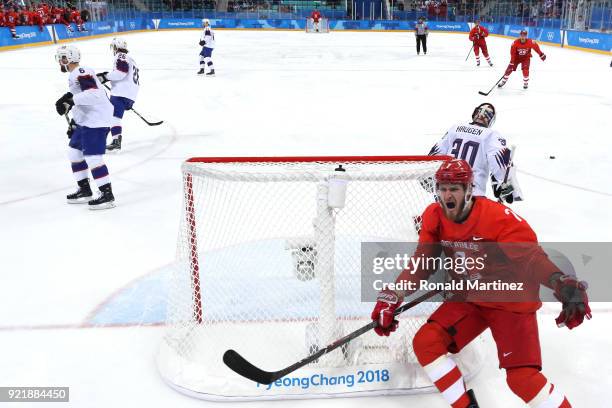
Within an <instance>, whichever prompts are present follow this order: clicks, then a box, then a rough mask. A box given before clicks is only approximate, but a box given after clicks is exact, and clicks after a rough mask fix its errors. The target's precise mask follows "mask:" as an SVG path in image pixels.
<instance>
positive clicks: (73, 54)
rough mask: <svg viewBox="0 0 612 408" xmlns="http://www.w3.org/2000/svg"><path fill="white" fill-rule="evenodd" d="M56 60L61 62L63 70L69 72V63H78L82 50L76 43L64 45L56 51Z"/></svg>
mask: <svg viewBox="0 0 612 408" xmlns="http://www.w3.org/2000/svg"><path fill="white" fill-rule="evenodd" d="M55 60H56V61H57V62H58V63H59V64H60V67H61V70H62V72H68V64H78V63H79V62H80V61H81V52H80V51H79V49H78V48H77V47H75V46H74V45H62V46H61V47H59V48H58V49H57V51H56V52H55Z"/></svg>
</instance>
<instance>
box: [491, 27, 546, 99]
mask: <svg viewBox="0 0 612 408" xmlns="http://www.w3.org/2000/svg"><path fill="white" fill-rule="evenodd" d="M531 50H534V51H535V52H536V53H538V55H539V56H540V59H541V60H542V61H545V60H546V54H544V53H543V52H542V51H541V50H540V46H539V45H538V44H537V43H536V42H535V41H533V40H531V39H529V38H527V30H521V33H520V38H519V39H517V40H515V41H514V42H513V43H512V47H511V48H510V64H509V65H508V68H506V73H505V74H504V77H503V78H502V80H501V81H500V82H499V84H497V86H498V87H500V88H501V87H502V86H504V85H505V84H506V82H507V81H508V77H509V76H510V74H512V73H513V72H514V71H516V68H518V66H519V64H521V69H522V70H523V89H527V88H528V87H529V63H530V60H531Z"/></svg>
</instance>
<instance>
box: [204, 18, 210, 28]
mask: <svg viewBox="0 0 612 408" xmlns="http://www.w3.org/2000/svg"><path fill="white" fill-rule="evenodd" d="M202 26H203V27H210V20H209V19H207V18H204V19H202Z"/></svg>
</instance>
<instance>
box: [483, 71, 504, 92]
mask: <svg viewBox="0 0 612 408" xmlns="http://www.w3.org/2000/svg"><path fill="white" fill-rule="evenodd" d="M504 75H506V74H505V73H504ZM504 75H502V76H501V78H499V79H498V80H497V82H496V83H495V84H494V85H493V87H492V88H491V89H489V92H486V93H485V92H482V91H478V93H479V94H481V95H484V96H488V95H489V94H490V93H491V92H492V91H493V90H494V89H495V87H496V86H497V84H499V83H500V82H501V80H502V79H504Z"/></svg>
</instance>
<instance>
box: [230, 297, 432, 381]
mask: <svg viewBox="0 0 612 408" xmlns="http://www.w3.org/2000/svg"><path fill="white" fill-rule="evenodd" d="M440 292H441V291H440V290H432V291H429V292H427V293H424V294H423V295H421V296H419V297H417V298H416V299H414V300H412V301H410V302H408V303H406V304H404V305H402V306H400V307H398V308H397V309H396V310H395V312H394V314H393V315H394V316H397V315H399V314H400V313H403V312H405V311H406V310H408V309H410V308H413V307H414V306H416V305H418V304H420V303H422V302H424V301H425V300H427V299H429V298H431V297H433V296H435V295H437V294H438V293H440ZM377 325H378V322H377V321H372V322H370V323H368V324H366V325H365V326H363V327H361V328H359V329H357V330H355V331H354V332H352V333H349V334H347V335H346V336H344V337H342V338H340V339H338V340H336V341H334V342H333V343H331V344H329V345H328V346H327V347H325V348H322V349H320V350H319V351H317V352H316V353H314V354H311V355H309V356H308V357H306V358H303V359H302V360H300V361H298V362H296V363H294V364H292V365H290V366H289V367H286V368H283V369H282V370H278V371H264V370H262V369H261V368H258V367H255V366H254V365H253V364H251V363H250V362H248V361H247V360H246V359H245V358H244V357H242V356H241V355H240V354H238V352H237V351H235V350H227V351H226V352H225V353H223V362H224V363H225V365H226V366H228V367H229V368H230V369H232V370H233V371H234V372H235V373H236V374H239V375H241V376H243V377H245V378H248V379H249V380H252V381H255V382H257V383H259V384H271V383H273V382H274V381H276V380H278V379H280V378H282V377H284V376H286V375H287V374H289V373H292V372H294V371H295V370H297V369H299V368H302V367H304V366H305V365H307V364H310V363H312V362H313V361H315V360H317V359H319V358H320V357H322V356H324V355H325V354H327V353H329V352H331V351H333V350H335V349H337V348H338V347H340V346H342V345H344V344H346V343H348V342H349V341H351V340H354V339H356V338H357V337H359V336H361V335H362V334H364V333H367V332H369V331H370V330H372V329H373V328H374V327H376V326H377Z"/></svg>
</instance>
